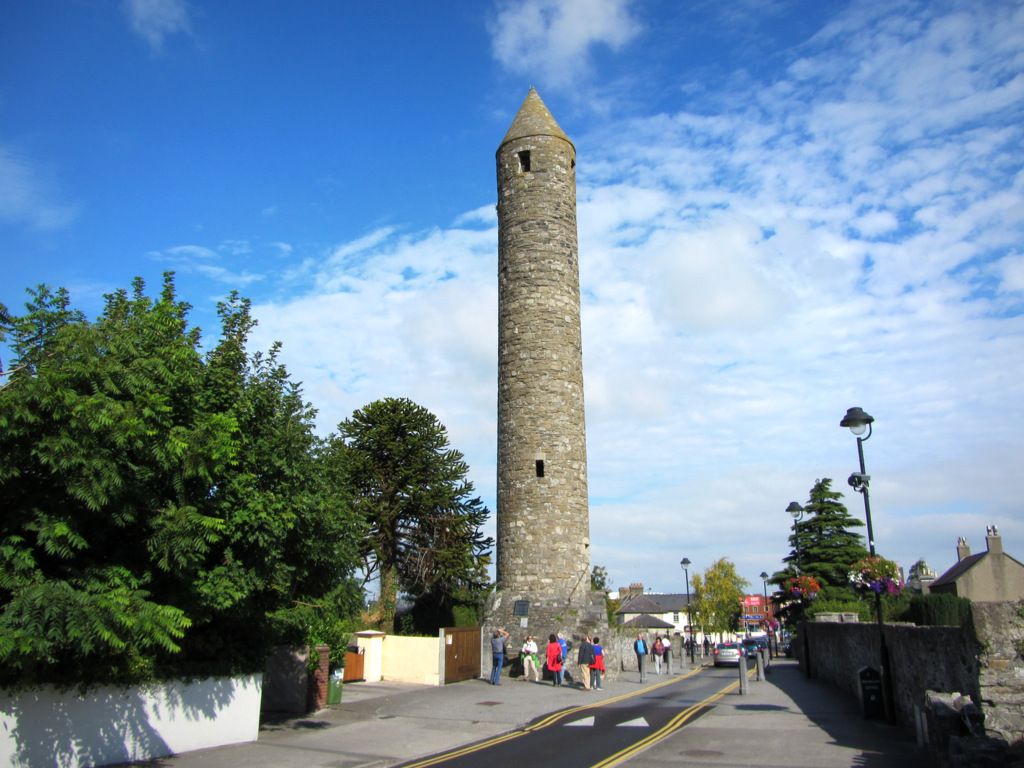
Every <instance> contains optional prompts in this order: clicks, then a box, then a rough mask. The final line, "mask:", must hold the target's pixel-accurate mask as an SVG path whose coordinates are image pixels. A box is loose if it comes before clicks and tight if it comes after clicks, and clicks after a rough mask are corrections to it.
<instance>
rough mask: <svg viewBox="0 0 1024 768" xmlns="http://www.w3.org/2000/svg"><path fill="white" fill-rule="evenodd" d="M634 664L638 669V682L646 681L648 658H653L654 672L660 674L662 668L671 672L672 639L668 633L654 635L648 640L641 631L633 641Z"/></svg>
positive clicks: (668, 672)
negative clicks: (652, 638) (651, 639)
mask: <svg viewBox="0 0 1024 768" xmlns="http://www.w3.org/2000/svg"><path fill="white" fill-rule="evenodd" d="M633 652H634V653H635V654H636V664H637V667H638V668H639V670H640V682H641V683H645V682H647V668H648V659H653V660H654V673H655V674H656V675H660V674H662V670H663V669H664V671H665V672H666V673H667V674H669V675H671V674H672V639H671V638H670V637H669V636H668V635H656V636H655V638H654V641H653V642H652V641H650V640H648V639H647V638H646V637H645V636H644V634H643V633H642V632H641V633H639V634H637V636H636V641H635V642H634V643H633Z"/></svg>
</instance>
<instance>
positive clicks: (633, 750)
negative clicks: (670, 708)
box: [591, 680, 740, 768]
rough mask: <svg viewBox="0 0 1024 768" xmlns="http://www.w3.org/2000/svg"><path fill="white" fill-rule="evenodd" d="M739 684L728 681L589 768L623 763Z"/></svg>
mask: <svg viewBox="0 0 1024 768" xmlns="http://www.w3.org/2000/svg"><path fill="white" fill-rule="evenodd" d="M739 685H740V683H739V681H738V680H737V681H736V682H735V683H729V685H727V686H725V688H723V689H722V690H720V691H718V692H717V693H713V694H711V695H710V696H708V697H707V698H706V699H704V700H702V701H698V702H697V703H696V704H692V705H691V706H689V707H687V708H686V709H684V710H683V711H682V712H680V713H679V714H677V715H676V716H675V717H673V718H672V719H671V720H669V721H668V722H667V723H665V725H663V726H661V728H659V729H658V730H656V731H655V732H654V733H651V734H648V735H647V736H645V737H644V738H642V739H640V741H638V742H636V743H634V744H630V745H629V746H628V747H626V748H625V749H622V750H619V751H618V752H616V753H615V754H614V755H609V756H608V757H606V758H605V759H604V760H602V761H601V762H599V763H594V765H592V766H591V768H612V766H614V765H618V764H619V763H623V762H625V761H626V760H629V758H631V757H633V756H634V755H636V754H638V753H639V752H643V751H644V750H645V749H647V748H648V747H650V746H653V745H654V744H657V743H658V742H659V741H661V740H662V739H667V738H668V737H669V736H671V735H672V734H673V733H675V732H676V731H678V730H679V729H680V728H682V727H683V726H684V725H686V723H687V722H688V721H690V720H692V719H693V718H694V717H696V716H697V714H698V713H699V712H701V710H703V709H706V708H707V707H709V706H711V705H712V704H714V703H715V702H716V701H718V700H719V699H720V698H722V697H723V696H725V695H726V694H727V693H729V692H731V691H734V690H736V689H737V688H738V687H739Z"/></svg>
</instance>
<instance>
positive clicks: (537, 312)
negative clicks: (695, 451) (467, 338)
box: [497, 90, 590, 607]
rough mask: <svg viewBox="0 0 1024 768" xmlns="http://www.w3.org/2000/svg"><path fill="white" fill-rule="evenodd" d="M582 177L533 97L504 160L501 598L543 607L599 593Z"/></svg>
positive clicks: (500, 161)
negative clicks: (582, 279)
mask: <svg viewBox="0 0 1024 768" xmlns="http://www.w3.org/2000/svg"><path fill="white" fill-rule="evenodd" d="M575 166H576V150H575V147H574V146H573V145H572V143H571V142H570V141H569V139H568V137H567V136H566V135H565V134H564V133H563V132H562V130H561V128H559V127H558V125H557V123H555V121H554V119H553V118H552V117H551V114H550V113H549V112H548V111H547V108H546V107H545V106H544V104H543V102H542V101H541V100H540V97H539V96H538V95H537V94H536V91H533V90H531V91H530V94H529V95H528V96H527V98H526V100H525V101H524V102H523V106H522V107H521V108H520V111H519V114H518V115H517V117H516V119H515V121H514V122H513V125H512V127H511V128H510V129H509V133H508V134H507V135H506V137H505V141H504V142H503V143H502V145H501V147H500V148H499V149H498V153H497V176H498V232H499V243H498V305H499V309H498V314H499V319H498V322H499V325H498V478H497V479H498V515H497V517H498V521H497V522H498V541H497V555H498V562H497V582H498V585H497V586H498V588H499V589H500V590H502V591H503V592H505V593H506V595H508V596H510V597H512V596H515V595H521V596H522V597H529V598H532V599H534V600H538V599H540V601H541V602H547V600H545V598H549V599H551V600H553V601H559V602H563V603H564V601H571V602H576V601H579V600H584V599H586V598H587V596H589V591H590V580H589V572H590V551H589V546H590V541H589V509H588V500H587V456H586V428H585V423H584V408H583V356H582V342H581V335H580V291H579V267H578V260H577V240H576V167H575ZM538 607H539V606H538Z"/></svg>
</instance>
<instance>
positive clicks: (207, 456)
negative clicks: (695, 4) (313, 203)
mask: <svg viewBox="0 0 1024 768" xmlns="http://www.w3.org/2000/svg"><path fill="white" fill-rule="evenodd" d="M144 288H145V286H144V284H143V282H142V281H141V279H137V280H136V281H135V283H134V284H133V289H132V291H131V293H129V292H128V291H124V290H121V291H117V292H115V293H113V294H110V295H108V296H107V297H106V302H105V306H104V309H103V312H102V313H101V315H100V317H99V318H97V320H95V321H93V322H89V321H87V320H86V319H85V318H84V316H83V315H82V314H81V313H79V312H76V311H74V310H72V309H71V308H70V301H69V298H68V296H67V293H66V292H64V291H57V292H50V291H49V290H48V289H46V288H40V289H38V290H36V291H34V292H31V294H30V295H31V298H30V301H29V302H28V304H27V305H26V308H27V312H26V314H24V315H22V316H13V315H12V314H10V313H6V315H5V317H4V334H5V337H6V338H7V339H8V340H9V344H10V348H11V350H12V352H13V355H14V359H13V361H12V364H11V367H10V373H9V375H8V376H7V377H6V378H7V381H6V382H5V384H4V386H3V387H2V388H0V495H2V497H3V498H4V499H5V514H4V515H3V517H2V519H0V666H2V669H3V674H4V677H5V678H6V679H7V680H8V681H15V682H31V681H33V680H50V679H60V680H65V681H67V680H68V678H69V673H70V674H72V675H76V676H79V679H96V680H129V679H139V678H146V677H152V676H154V675H157V674H163V673H172V672H182V671H188V670H195V671H203V670H204V669H210V670H218V671H229V670H230V669H241V668H244V669H248V670H253V669H257V668H259V667H260V666H261V665H262V661H263V650H264V646H265V645H266V644H268V643H271V642H274V641H276V640H278V639H280V638H281V634H280V632H278V634H277V635H275V629H277V630H281V629H283V628H289V629H290V631H291V634H294V633H295V631H297V630H299V629H301V628H300V627H298V626H297V625H296V624H295V622H291V624H289V622H288V621H286V618H287V616H286V615H287V613H288V612H289V611H294V610H297V609H298V608H299V607H300V606H301V605H303V604H310V603H314V602H316V601H317V600H320V599H322V598H323V597H324V596H325V595H331V596H332V597H333V600H334V605H336V606H337V605H338V604H339V603H344V602H345V597H344V595H345V594H350V595H352V596H354V595H355V594H356V592H355V584H354V582H353V580H352V579H351V573H352V571H353V570H354V566H355V563H356V559H355V550H354V548H353V546H352V544H351V543H349V544H346V543H345V542H352V541H353V540H354V539H355V538H356V537H357V536H358V525H357V522H356V519H355V518H354V516H353V515H352V513H351V511H350V508H349V507H348V506H346V504H347V502H346V500H345V499H344V498H342V497H339V493H340V491H339V490H338V489H336V488H332V487H328V486H327V485H326V484H325V481H324V480H323V479H322V478H323V477H324V473H322V472H319V471H318V465H319V463H320V462H321V457H320V455H319V452H318V443H317V441H316V440H315V438H314V437H313V433H312V429H311V419H312V409H311V408H310V407H309V406H308V405H307V404H305V403H304V402H302V399H301V396H300V393H299V391H298V388H297V387H295V386H294V385H293V384H291V383H290V382H289V381H288V378H287V373H286V372H285V371H284V369H283V367H281V366H280V365H279V364H278V363H277V361H276V355H277V350H276V348H275V349H274V350H272V351H271V353H270V354H269V355H266V356H263V355H255V356H253V357H251V358H250V357H248V356H247V355H246V354H245V351H244V347H245V342H246V339H247V334H248V332H249V331H250V330H251V328H252V325H253V321H252V320H251V318H250V317H249V306H248V302H245V301H243V300H240V299H238V297H237V296H234V295H233V296H232V297H231V299H230V300H229V301H228V302H226V303H225V304H223V305H222V306H221V320H222V324H223V337H222V339H221V341H220V342H219V343H218V344H217V345H216V347H215V348H214V349H213V350H212V351H211V352H210V354H209V355H207V356H206V358H205V359H204V357H203V355H202V353H201V351H200V349H199V341H200V335H199V331H198V329H195V328H189V327H188V323H187V314H188V311H189V306H188V305H187V304H186V303H184V302H181V301H178V300H177V298H176V296H175V291H174V282H173V277H172V276H171V275H166V276H165V278H164V283H163V287H162V290H161V293H160V296H159V297H158V298H156V299H151V298H149V297H148V296H147V295H146V294H145V290H144ZM346 547H348V549H347V550H346ZM346 584H348V585H349V586H348V587H346V586H345V585H346ZM69 671H70V672H69Z"/></svg>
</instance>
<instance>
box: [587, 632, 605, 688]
mask: <svg viewBox="0 0 1024 768" xmlns="http://www.w3.org/2000/svg"><path fill="white" fill-rule="evenodd" d="M590 644H591V646H593V648H594V663H593V664H591V665H590V676H591V679H592V681H593V683H594V690H595V691H600V690H601V673H602V672H604V648H602V647H601V638H600V637H595V638H594V639H593V640H592V641H591V643H590Z"/></svg>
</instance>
